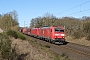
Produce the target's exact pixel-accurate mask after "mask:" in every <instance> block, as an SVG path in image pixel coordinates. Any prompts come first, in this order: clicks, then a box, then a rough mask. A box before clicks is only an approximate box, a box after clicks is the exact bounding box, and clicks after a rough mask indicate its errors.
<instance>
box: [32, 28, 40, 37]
mask: <svg viewBox="0 0 90 60" xmlns="http://www.w3.org/2000/svg"><path fill="white" fill-rule="evenodd" d="M38 30H39V28H31V29H30V35H31V36H33V37H38V32H39V31H38Z"/></svg>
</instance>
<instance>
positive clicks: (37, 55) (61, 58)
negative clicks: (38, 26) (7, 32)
mask: <svg viewBox="0 0 90 60" xmlns="http://www.w3.org/2000/svg"><path fill="white" fill-rule="evenodd" d="M12 47H15V49H16V52H17V53H18V54H19V55H20V56H21V58H20V59H23V60H70V59H69V58H68V57H67V56H66V55H65V54H62V55H58V54H56V53H54V52H52V51H50V50H49V48H48V47H46V46H42V45H41V44H39V43H37V42H36V41H32V40H30V39H29V41H26V40H20V39H12Z"/></svg>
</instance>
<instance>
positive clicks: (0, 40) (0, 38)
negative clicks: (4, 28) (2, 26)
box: [0, 33, 16, 60]
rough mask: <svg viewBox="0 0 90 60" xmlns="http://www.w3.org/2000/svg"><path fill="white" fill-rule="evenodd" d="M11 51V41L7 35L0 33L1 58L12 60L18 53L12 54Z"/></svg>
mask: <svg viewBox="0 0 90 60" xmlns="http://www.w3.org/2000/svg"><path fill="white" fill-rule="evenodd" d="M11 50H12V48H11V40H10V39H9V38H8V37H7V35H6V34H1V33H0V58H3V59H8V60H11V59H12V57H13V56H15V54H16V51H14V52H11ZM13 58H14V57H13Z"/></svg>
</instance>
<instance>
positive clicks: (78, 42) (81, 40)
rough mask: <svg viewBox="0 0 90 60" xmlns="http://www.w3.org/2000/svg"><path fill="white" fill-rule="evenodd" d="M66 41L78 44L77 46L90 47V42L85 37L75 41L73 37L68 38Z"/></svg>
mask: <svg viewBox="0 0 90 60" xmlns="http://www.w3.org/2000/svg"><path fill="white" fill-rule="evenodd" d="M66 41H67V42H72V43H76V44H80V45H85V46H90V41H89V40H86V38H85V37H83V38H79V39H74V38H73V37H71V36H67V37H66Z"/></svg>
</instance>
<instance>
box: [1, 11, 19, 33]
mask: <svg viewBox="0 0 90 60" xmlns="http://www.w3.org/2000/svg"><path fill="white" fill-rule="evenodd" d="M18 27H19V23H18V14H17V12H16V11H15V10H14V11H11V12H8V13H5V14H0V28H1V29H3V30H4V31H7V30H10V29H14V30H17V29H18Z"/></svg>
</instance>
